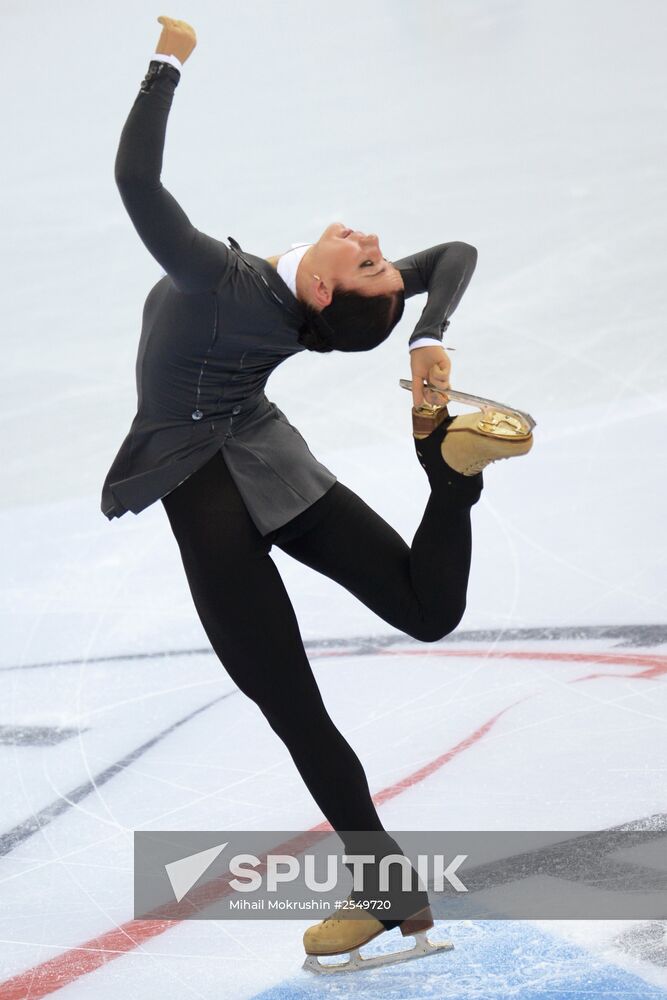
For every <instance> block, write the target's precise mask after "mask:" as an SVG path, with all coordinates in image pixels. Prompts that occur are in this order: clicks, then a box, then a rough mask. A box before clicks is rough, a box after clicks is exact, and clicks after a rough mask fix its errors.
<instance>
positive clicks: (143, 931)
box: [0, 699, 523, 1000]
mask: <svg viewBox="0 0 667 1000" xmlns="http://www.w3.org/2000/svg"><path fill="white" fill-rule="evenodd" d="M522 700H523V699H522ZM514 704H517V703H513V704H512V705H508V706H507V707H506V708H503V709H501V710H500V711H499V712H497V713H496V714H495V715H493V716H491V717H490V718H489V719H487V721H486V722H484V723H483V724H482V725H481V726H479V727H478V728H477V729H476V730H474V731H473V732H472V733H470V734H469V735H468V736H466V737H465V738H464V739H463V740H461V741H460V742H459V743H457V744H456V745H455V746H453V747H452V748H451V749H450V750H448V751H447V752H446V753H444V754H441V755H440V756H439V757H436V758H435V760H433V761H431V762H430V763H429V764H427V765H425V766H424V767H421V768H419V769H418V770H417V771H414V772H413V773H412V774H410V775H408V776H406V777H405V778H401V779H400V780H399V781H397V782H395V783H394V784H393V785H389V786H388V787H387V788H383V789H381V791H379V792H378V793H377V794H376V795H374V796H373V802H374V803H375V804H376V805H380V804H381V803H383V802H387V801H388V800H389V799H392V798H395V796H397V795H400V794H401V792H403V791H405V790H406V789H408V788H412V787H414V786H415V785H417V784H419V783H420V782H421V781H423V780H424V779H425V778H427V777H428V776H429V775H431V774H433V772H434V771H436V770H437V769H438V768H440V767H442V766H443V765H444V764H446V763H448V762H449V761H450V760H452V759H453V758H454V757H456V756H457V755H458V754H460V753H462V752H463V751H464V750H467V749H469V748H470V747H471V746H473V745H474V744H475V743H477V742H478V741H479V740H481V739H483V737H484V736H486V734H487V733H488V732H489V730H490V729H491V728H492V727H493V726H494V724H495V723H496V722H497V721H498V719H500V718H501V716H503V715H505V713H506V712H508V711H509V710H510V709H511V708H513V707H514ZM328 830H331V826H330V825H329V824H328V823H326V822H325V823H318V825H317V826H314V827H311V828H310V829H309V830H308V831H306V832H305V833H304V834H303V835H302V836H301V837H300V838H299V841H300V846H302V848H303V849H304V850H305V849H306V847H307V846H309V844H308V840H309V835H310V837H311V838H312V842H316V841H317V840H318V839H319V838H318V837H317V836H315V835H316V834H319V833H322V832H326V831H328ZM288 846H289V844H288V845H284V844H281V845H278V846H277V847H274V848H272V850H273V851H274V852H279V853H280V852H282V853H284V851H285V849H286V847H288ZM230 891H231V890H230V887H229V886H228V885H224V886H221V887H220V889H219V896H224V895H226V894H227V893H228V892H230ZM179 923H181V921H178V920H128V921H126V922H125V923H124V924H120V925H119V926H118V927H115V928H113V929H112V930H109V931H105V932H104V933H103V934H101V935H100V936H99V937H95V938H91V939H90V940H89V941H86V942H84V943H83V944H81V945H78V946H77V947H74V948H70V949H69V950H68V951H66V952H63V953H62V954H61V955H57V956H56V957H55V958H51V959H48V960H47V961H46V962H41V963H40V964H39V965H35V966H33V967H32V968H30V969H26V970H25V971H24V972H20V973H18V975H16V976H12V977H11V978H10V979H7V980H5V982H4V983H0V1000H26V997H28V996H29V997H30V1000H40V997H45V996H48V994H50V993H55V992H56V990H59V989H62V987H63V986H67V985H69V984H70V983H73V982H76V980H78V979H80V978H81V977H82V976H84V975H87V974H88V973H89V972H94V971H95V969H99V968H101V967H102V966H103V965H106V964H107V962H110V961H111V960H112V959H114V958H118V957H120V956H121V955H124V954H126V953H127V952H130V951H133V950H134V949H135V948H137V947H138V946H140V945H141V944H143V943H144V942H145V941H150V940H151V939H152V938H155V937H157V936H158V935H160V934H163V933H164V932H165V931H167V930H169V929H170V928H173V927H175V926H177V925H178V924H179Z"/></svg>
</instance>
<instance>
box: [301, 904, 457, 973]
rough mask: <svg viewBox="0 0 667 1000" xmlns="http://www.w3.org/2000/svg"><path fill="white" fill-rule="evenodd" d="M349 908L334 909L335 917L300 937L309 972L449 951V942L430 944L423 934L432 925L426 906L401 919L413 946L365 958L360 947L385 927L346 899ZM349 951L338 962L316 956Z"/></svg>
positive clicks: (338, 970) (368, 964)
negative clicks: (321, 960) (412, 939)
mask: <svg viewBox="0 0 667 1000" xmlns="http://www.w3.org/2000/svg"><path fill="white" fill-rule="evenodd" d="M347 903H348V908H346V909H342V910H340V911H338V912H337V914H336V915H335V916H331V917H327V918H326V920H322V921H321V922H320V923H319V924H315V925H314V926H313V927H309V928H308V930H307V931H306V933H305V934H304V936H303V945H304V948H305V950H306V955H307V958H306V961H305V962H304V968H305V969H309V970H310V971H311V972H333V973H335V972H345V971H348V970H352V969H363V968H370V967H373V966H378V965H388V964H391V963H393V962H404V961H406V960H408V959H411V958H422V957H424V956H425V955H429V954H434V953H436V952H441V951H449V950H451V948H452V945H451V943H450V942H449V941H444V942H441V943H438V944H432V943H431V942H430V941H429V940H428V938H427V937H426V931H427V930H430V928H431V927H433V916H432V914H431V908H430V907H429V906H427V907H425V908H424V909H423V910H420V911H419V912H418V913H415V914H413V916H411V917H408V918H407V919H406V920H403V921H402V922H401V923H400V924H399V925H398V927H399V929H400V931H401V934H402V935H403V937H410V936H414V937H415V946H414V948H412V949H408V950H405V951H398V952H390V953H388V954H381V955H377V956H374V957H372V958H365V957H363V956H362V955H360V953H359V948H361V947H362V946H363V945H365V944H368V942H369V941H372V940H373V938H376V937H378V935H380V934H382V933H383V932H384V930H385V927H384V925H383V924H382V923H381V922H380V921H379V920H378V919H377V918H376V917H374V916H373V915H372V914H370V913H368V911H367V910H365V909H363V908H361V907H355V906H354V904H353V903H352V901H351V900H349V899H348V900H347ZM346 953H349V954H350V958H349V960H348V961H347V962H345V963H343V964H339V965H322V964H321V962H319V961H318V956H329V955H344V954H346Z"/></svg>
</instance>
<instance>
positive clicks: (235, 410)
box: [232, 406, 241, 416]
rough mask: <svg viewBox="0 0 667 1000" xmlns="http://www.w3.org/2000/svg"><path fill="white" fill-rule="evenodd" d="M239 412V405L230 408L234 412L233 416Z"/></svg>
mask: <svg viewBox="0 0 667 1000" xmlns="http://www.w3.org/2000/svg"><path fill="white" fill-rule="evenodd" d="M240 412H241V407H240V406H235V407H234V409H233V410H232V413H233V414H234V416H236V414H237V413H240Z"/></svg>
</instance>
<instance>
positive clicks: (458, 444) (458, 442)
mask: <svg viewBox="0 0 667 1000" xmlns="http://www.w3.org/2000/svg"><path fill="white" fill-rule="evenodd" d="M532 447H533V435H532V433H531V431H526V429H525V427H523V426H522V425H521V423H520V422H519V421H518V420H517V419H516V418H515V417H513V416H511V415H510V414H508V413H503V412H502V411H499V410H485V411H484V412H482V413H467V414H465V415H464V416H460V417H454V419H453V420H452V421H451V423H450V424H449V425H448V427H447V432H446V434H445V436H444V438H443V440H442V443H441V445H440V452H441V454H442V457H443V459H444V461H445V462H446V464H447V465H448V466H449V468H450V469H454V471H455V472H459V473H461V475H463V476H474V475H476V474H477V473H478V472H481V471H482V469H485V468H486V466H487V465H490V464H491V462H497V461H499V460H500V459H503V458H513V457H514V456H517V455H525V454H526V453H527V452H529V451H530V449H531V448H532Z"/></svg>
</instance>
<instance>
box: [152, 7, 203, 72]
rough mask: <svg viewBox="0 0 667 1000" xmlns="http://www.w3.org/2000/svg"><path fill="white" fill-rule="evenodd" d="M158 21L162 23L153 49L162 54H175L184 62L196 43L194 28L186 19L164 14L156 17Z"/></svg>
mask: <svg viewBox="0 0 667 1000" xmlns="http://www.w3.org/2000/svg"><path fill="white" fill-rule="evenodd" d="M158 21H159V23H160V24H161V25H162V34H161V35H160V38H159V40H158V43H157V47H156V49H155V51H156V52H157V53H158V54H159V55H163V56H176V58H177V59H178V60H180V62H182V63H184V62H185V60H186V59H187V58H188V56H189V55H190V53H191V52H192V50H193V49H194V47H195V45H196V44H197V36H196V34H195V29H194V28H193V27H192V26H191V25H190V24H188V23H187V22H186V21H177V20H175V18H173V17H165V16H164V15H161V16H160V17H158Z"/></svg>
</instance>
